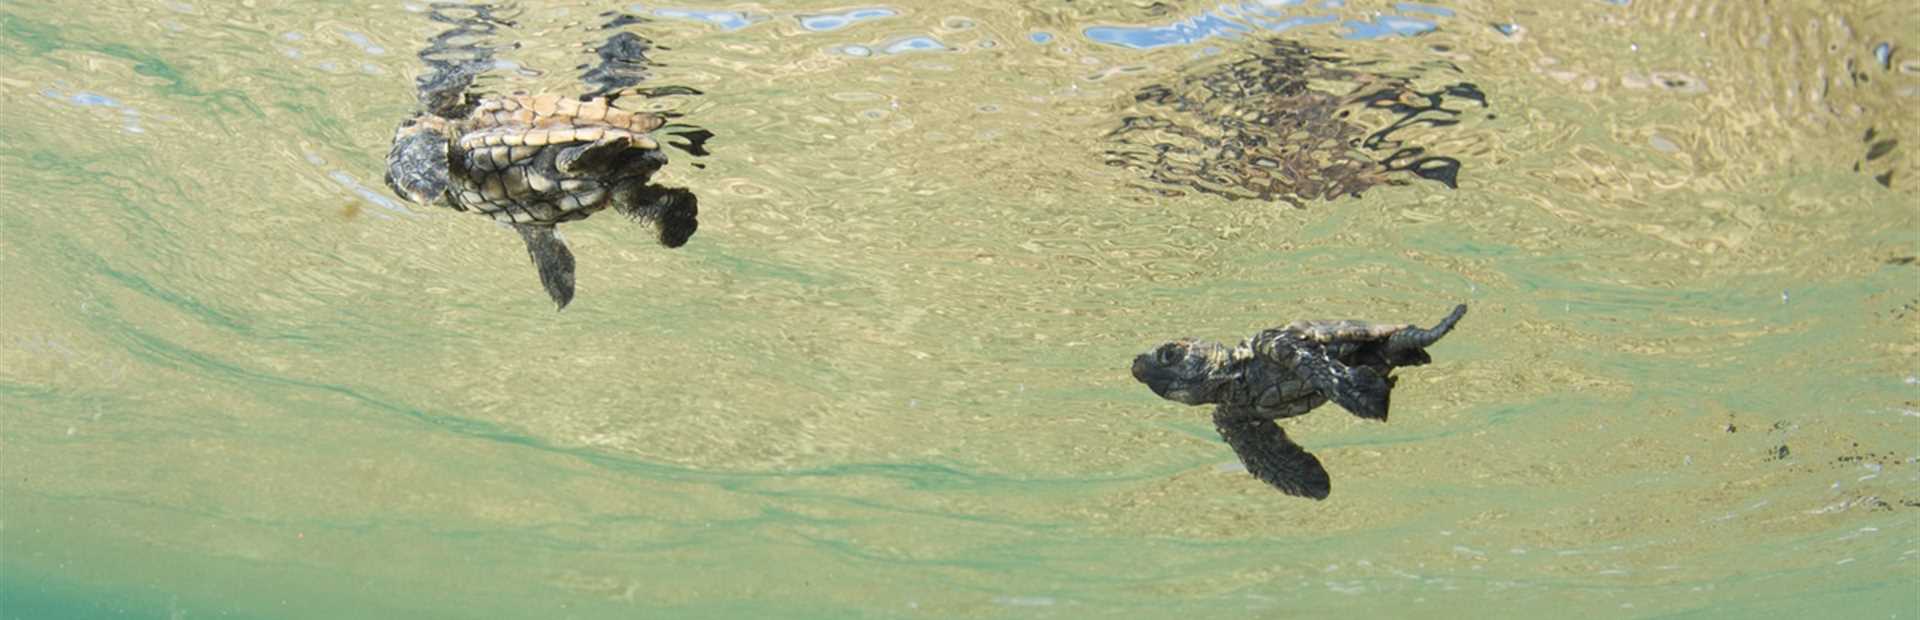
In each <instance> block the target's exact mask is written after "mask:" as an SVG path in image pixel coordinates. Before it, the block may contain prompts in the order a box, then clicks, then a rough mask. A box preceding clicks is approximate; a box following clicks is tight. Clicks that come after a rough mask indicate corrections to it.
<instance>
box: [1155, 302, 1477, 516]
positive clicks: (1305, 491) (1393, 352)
mask: <svg viewBox="0 0 1920 620" xmlns="http://www.w3.org/2000/svg"><path fill="white" fill-rule="evenodd" d="M1466 313H1467V307H1466V306H1464V305H1461V306H1456V307H1455V308H1454V309H1453V312H1452V313H1451V314H1448V315H1447V318H1445V319H1441V320H1440V323H1439V324H1438V325H1435V326H1433V328H1431V329H1421V328H1419V327H1415V326H1413V325H1389V324H1381V323H1368V322H1364V321H1295V322H1293V323H1290V324H1288V325H1287V326H1286V327H1281V328H1278V329H1269V330H1265V331H1262V332H1260V333H1258V334H1254V335H1253V337H1251V338H1248V339H1246V340H1245V341H1242V342H1241V343H1240V345H1239V346H1237V347H1228V346H1226V345H1224V344H1221V343H1217V342H1209V341H1205V340H1195V339H1191V338H1186V339H1181V340H1175V341H1172V342H1168V343H1166V344H1162V345H1160V346H1159V347H1157V348H1155V349H1154V350H1152V351H1149V352H1147V353H1143V354H1141V355H1139V356H1138V357H1135V358H1134V360H1133V378H1135V379H1138V380H1139V381H1140V382H1141V383H1145V384H1147V387H1149V388H1152V389H1153V393H1155V394H1158V395H1160V397H1161V398H1165V399H1167V400H1171V401H1175V402H1181V403H1186V404H1188V405H1208V404H1211V405H1216V406H1215V407H1214V410H1213V424H1214V427H1215V428H1216V429H1218V430H1219V431H1220V437H1221V438H1223V439H1225V440H1226V442H1227V445H1229V446H1232V447H1233V452H1234V454H1236V455H1238V456H1239V457H1240V462H1241V463H1243V464H1245V465H1246V467H1247V472H1248V473H1251V474H1253V475H1254V477H1256V478H1259V479H1261V480H1264V481H1266V482H1267V483H1268V484H1271V485H1273V486H1274V487H1276V488H1279V489H1280V491H1281V492H1283V493H1286V494H1288V495H1297V496H1301V497H1311V498H1314V499H1326V497H1327V493H1328V491H1330V490H1331V488H1332V486H1331V481H1330V480H1329V478H1328V477H1327V470H1326V468H1325V467H1322V466H1321V465H1320V459H1317V458H1314V456H1313V455H1312V454H1309V453H1308V452H1307V451H1306V450H1305V449H1302V448H1301V447H1300V445H1299V444H1296V443H1294V442H1293V441H1292V440H1290V439H1288V438H1287V433H1286V431H1284V430H1281V428H1280V425H1278V424H1275V423H1274V421H1275V420H1278V419H1281V418H1291V417H1294V416H1298V415H1302V414H1305V413H1307V412H1308V411H1312V410H1313V409H1314V408H1315V407H1319V406H1320V405H1322V404H1325V403H1326V402H1327V401H1329V400H1331V401H1333V402H1335V403H1338V404H1339V405H1340V406H1341V407H1342V408H1344V409H1346V410H1347V411H1350V412H1353V414H1354V415H1357V416H1360V417H1362V418H1368V419H1374V420H1382V421H1384V420H1386V419H1387V401H1388V397H1389V395H1390V394H1391V392H1392V390H1393V384H1394V379H1395V378H1394V377H1393V376H1392V375H1391V374H1390V373H1392V371H1393V369H1394V368H1397V367H1401V366H1419V365H1422V364H1426V363H1428V362H1431V361H1433V358H1431V357H1429V356H1428V355H1427V352H1426V348H1427V347H1429V346H1432V345H1433V343H1435V342H1437V341H1439V340H1440V338H1441V337H1442V336H1445V335H1447V332H1449V331H1452V330H1453V325H1454V323H1456V322H1458V321H1459V320H1460V317H1461V316H1463V315H1465V314H1466Z"/></svg>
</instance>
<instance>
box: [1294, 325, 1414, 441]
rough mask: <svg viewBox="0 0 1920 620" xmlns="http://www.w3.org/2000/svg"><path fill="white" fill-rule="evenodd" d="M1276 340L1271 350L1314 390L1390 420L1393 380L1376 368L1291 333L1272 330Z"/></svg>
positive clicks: (1353, 409) (1360, 412) (1351, 408)
mask: <svg viewBox="0 0 1920 620" xmlns="http://www.w3.org/2000/svg"><path fill="white" fill-rule="evenodd" d="M1268 334H1270V335H1269V336H1267V337H1269V338H1272V340H1270V341H1269V344H1267V350H1269V351H1272V354H1273V355H1275V356H1277V357H1280V359H1279V360H1277V361H1279V362H1280V363H1283V364H1286V365H1287V366H1288V367H1289V368H1291V369H1292V370H1293V373H1294V374H1296V375H1299V376H1300V378H1303V379H1306V380H1307V384H1308V385H1312V386H1313V389H1314V391H1317V392H1319V393H1320V395H1322V396H1325V397H1327V400H1330V401H1333V402H1335V403H1337V404H1339V405H1340V406H1341V407H1342V408H1344V409H1346V410H1347V411H1350V412H1352V413H1353V415H1357V416H1360V417H1362V418H1367V419H1370V420H1385V419H1387V405H1388V400H1389V397H1391V396H1392V394H1393V382H1392V381H1390V380H1388V379H1387V378H1386V377H1385V376H1382V375H1381V374H1380V373H1377V372H1374V370H1373V369H1372V368H1368V367H1365V366H1348V365H1346V364H1342V363H1340V360H1337V359H1334V358H1333V356H1332V355H1330V354H1328V351H1327V348H1326V347H1325V346H1322V345H1321V344H1320V343H1318V342H1314V341H1312V340H1309V339H1306V338H1301V337H1298V336H1297V335H1294V334H1293V333H1291V332H1286V331H1274V332H1268Z"/></svg>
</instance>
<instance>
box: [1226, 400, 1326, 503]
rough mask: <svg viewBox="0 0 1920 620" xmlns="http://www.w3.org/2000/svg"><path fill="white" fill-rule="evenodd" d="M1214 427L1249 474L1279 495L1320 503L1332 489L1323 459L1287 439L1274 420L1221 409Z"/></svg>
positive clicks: (1233, 409)
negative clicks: (1314, 500)
mask: <svg viewBox="0 0 1920 620" xmlns="http://www.w3.org/2000/svg"><path fill="white" fill-rule="evenodd" d="M1213 426H1214V428H1215V429H1218V430H1219V431H1220V438H1221V439H1225V440H1226V441H1227V445H1229V446H1232V447H1233V453H1234V454H1235V455H1238V456H1239V457H1240V462H1241V463H1242V464H1244V465H1246V466H1247V473H1250V474H1253V477H1255V478H1259V479H1260V480H1262V481H1264V482H1266V483H1267V484H1271V485H1273V487H1274V488H1276V489H1280V492H1282V493H1286V494H1288V495H1293V496H1297V497H1311V498H1313V499H1317V500H1318V499H1326V498H1327V493H1328V492H1329V491H1331V490H1332V489H1333V481H1332V479H1331V478H1329V477H1328V476H1327V468H1326V467H1323V466H1321V465H1320V459H1317V458H1314V456H1313V454H1311V453H1309V452H1307V451H1306V449H1305V448H1301V447H1300V444H1297V443H1294V442H1293V440H1291V439H1288V438H1287V432H1286V431H1285V430H1283V429H1281V428H1280V425H1279V424H1275V423H1274V422H1273V420H1268V419H1265V418H1262V417H1259V416H1255V415H1250V414H1249V412H1245V411H1242V410H1239V409H1235V408H1232V407H1226V406H1221V407H1216V408H1214V410H1213Z"/></svg>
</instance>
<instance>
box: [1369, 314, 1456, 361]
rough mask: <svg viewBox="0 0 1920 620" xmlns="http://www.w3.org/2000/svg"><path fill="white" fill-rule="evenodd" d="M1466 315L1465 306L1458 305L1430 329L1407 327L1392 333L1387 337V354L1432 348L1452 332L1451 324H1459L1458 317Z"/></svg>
mask: <svg viewBox="0 0 1920 620" xmlns="http://www.w3.org/2000/svg"><path fill="white" fill-rule="evenodd" d="M1466 315H1467V305H1466V304H1460V305H1458V306H1454V307H1453V312H1450V313H1448V314H1447V318H1444V319H1440V323H1438V324H1436V325H1434V326H1433V328H1432V329H1420V328H1418V327H1409V328H1406V329H1402V330H1400V331H1397V332H1394V333H1393V335H1392V336H1388V337H1387V353H1389V354H1392V353H1396V352H1400V351H1405V350H1408V349H1425V348H1427V347H1430V346H1433V343H1435V342H1439V341H1440V338H1441V337H1442V336H1445V335H1447V332H1450V331H1453V324H1454V323H1458V322H1460V317H1463V316H1466Z"/></svg>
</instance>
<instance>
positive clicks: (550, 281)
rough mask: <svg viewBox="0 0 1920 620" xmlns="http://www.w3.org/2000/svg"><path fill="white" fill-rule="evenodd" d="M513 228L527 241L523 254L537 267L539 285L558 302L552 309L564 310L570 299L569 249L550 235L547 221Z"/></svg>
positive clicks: (571, 256)
mask: <svg viewBox="0 0 1920 620" xmlns="http://www.w3.org/2000/svg"><path fill="white" fill-rule="evenodd" d="M513 229H514V230H517V231H519V232H520V238H521V239H523V240H525V241H526V242H527V256H529V257H532V258H533V266H534V268H536V269H539V270H540V285H541V286H545V287H547V295H548V296H551V297H553V303H555V304H557V305H559V308H555V309H556V310H564V309H566V307H567V302H570V301H573V252H572V251H570V250H568V249H567V243H566V242H565V241H561V240H560V237H559V236H558V235H555V234H554V231H553V226H552V225H551V224H514V225H513Z"/></svg>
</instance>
